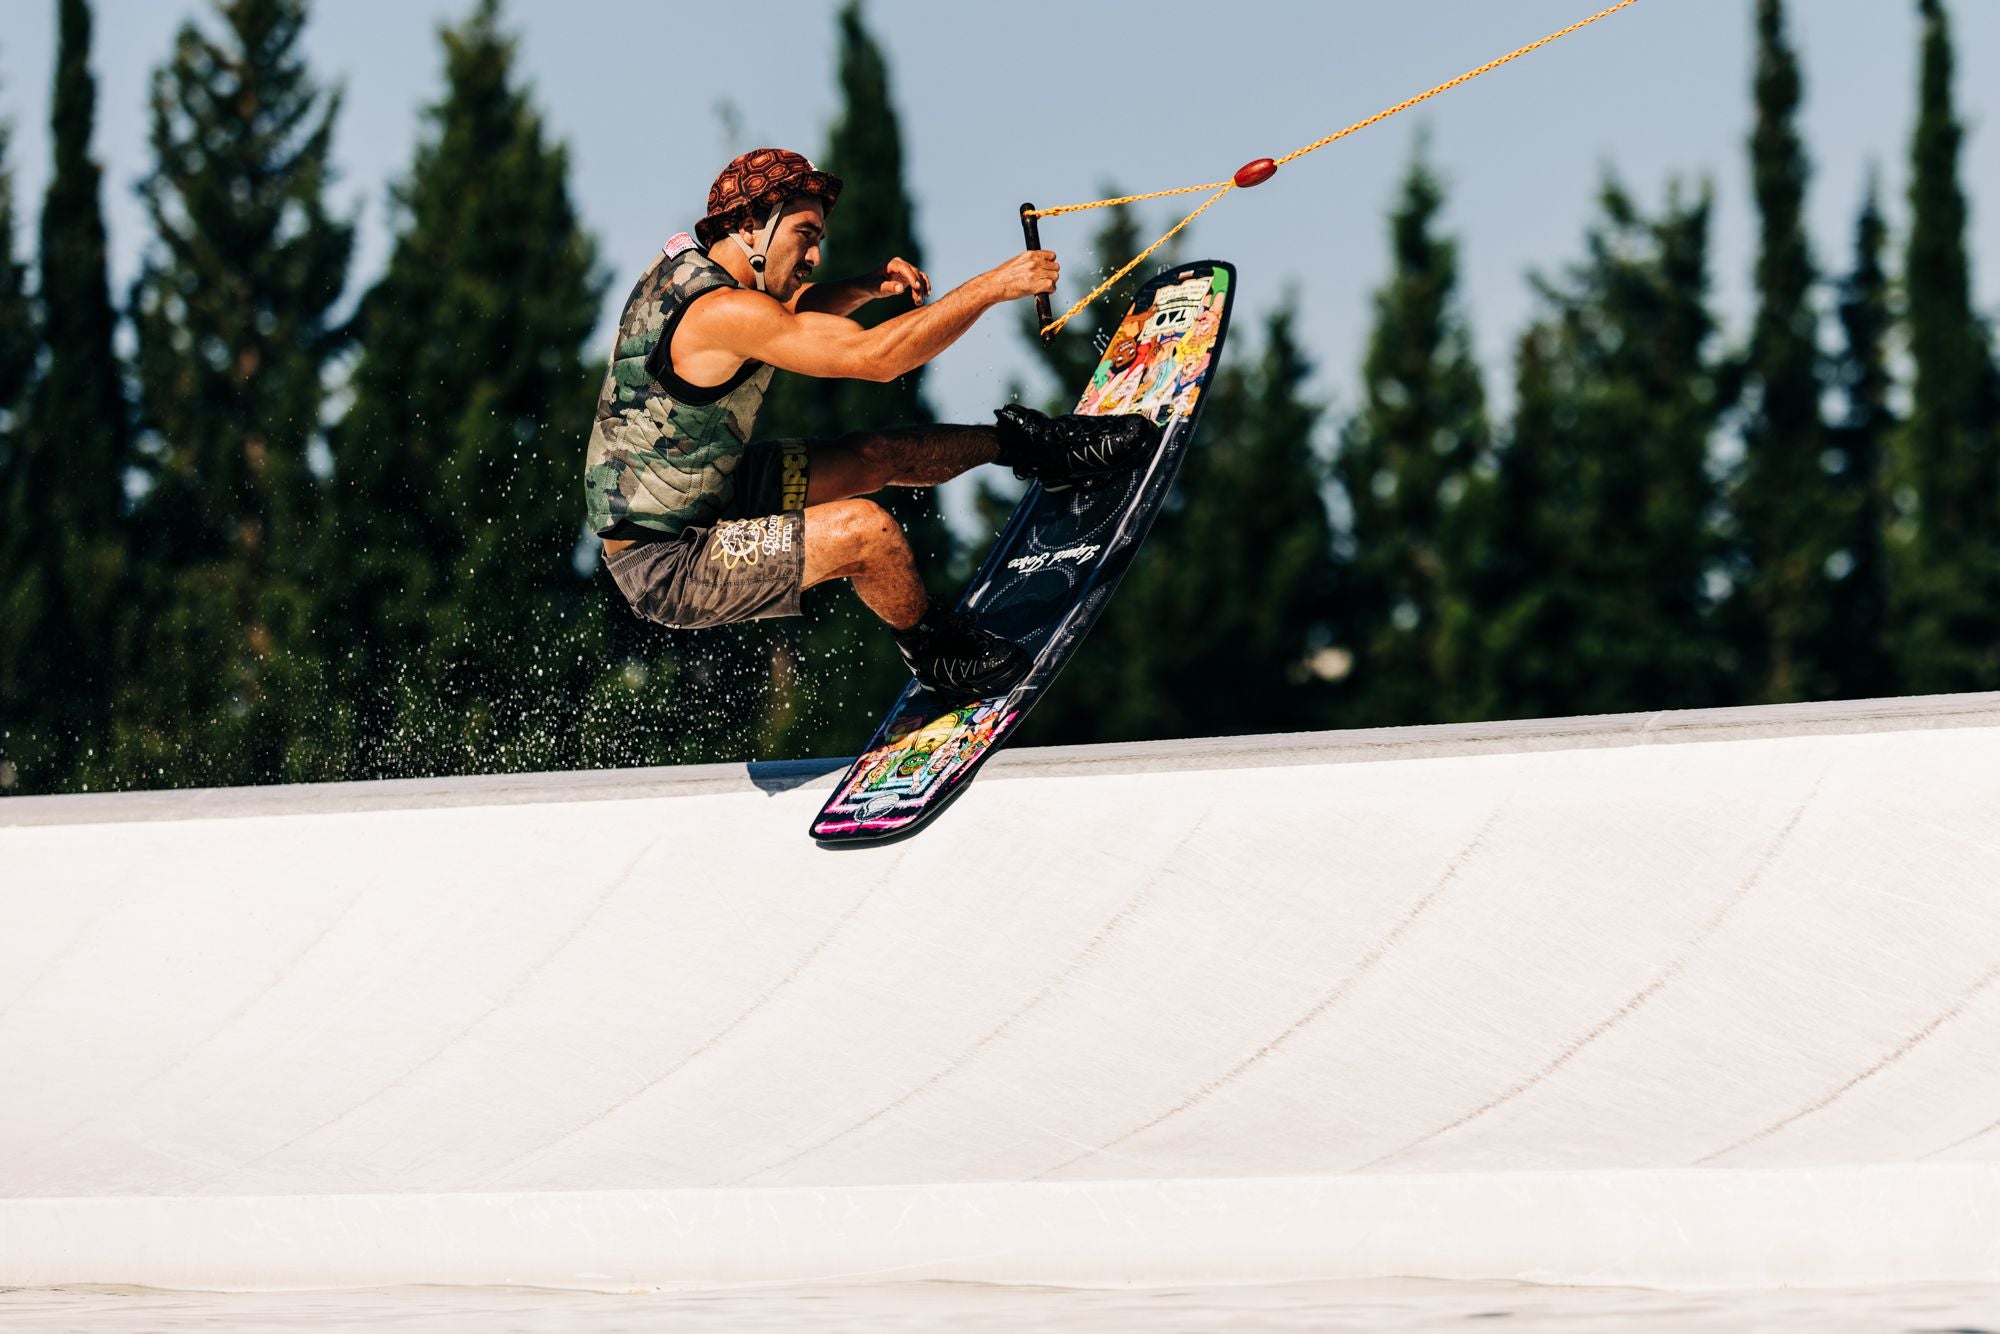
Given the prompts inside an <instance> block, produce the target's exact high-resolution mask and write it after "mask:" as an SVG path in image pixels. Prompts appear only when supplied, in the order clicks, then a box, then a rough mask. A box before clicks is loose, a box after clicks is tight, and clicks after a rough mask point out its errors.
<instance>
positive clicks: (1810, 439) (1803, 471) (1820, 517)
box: [1728, 0, 1846, 703]
mask: <svg viewBox="0 0 2000 1334" xmlns="http://www.w3.org/2000/svg"><path fill="white" fill-rule="evenodd" d="M1801 83H1802V80H1801V78H1800V74H1799V68H1798V61H1797V58H1796V56H1795V55H1794V54H1793V51H1792V49H1791V47H1790V45H1789V44H1788V42H1787V40H1786V35H1785V25H1784V10H1783V6H1782V4H1780V3H1779V0H1759V2H1758V6H1757V73H1756V80H1755V95H1756V106H1757V123H1756V129H1755V132H1754V133H1753V134H1752V136H1751V139H1750V154H1751V179H1752V183H1753V185H1754V189H1755V193H1756V199H1757V210H1758V216H1759V219H1760V222H1761V227H1762V237H1761V246H1760V250H1759V254H1758V259H1757V275H1756V276H1757V290H1758V308H1757V315H1756V324H1755V327H1754V328H1753V330H1752V332H1751V336H1750V346H1749V350H1748V353H1747V355H1746V356H1745V358H1744V367H1743V369H1744V372H1745V386H1744V387H1745V408H1744V419H1743V458H1742V465H1741V468H1740V474H1739V477H1738V479H1737V484H1736V486H1735V489H1734V494H1733V495H1732V497H1731V507H1732V511H1733V514H1734V517H1735V522H1736V528H1737V533H1736V537H1737V543H1736V552H1735V554H1736V560H1735V561H1734V562H1733V568H1732V569H1731V575H1732V577H1733V579H1734V581H1735V586H1736V592H1735V596H1734V598H1733V599H1732V602H1731V605H1730V608H1729V614H1728V619H1729V621H1730V622H1731V628H1732V631H1733V634H1732V639H1733V640H1734V643H1735V646H1736V651H1737V653H1738V655H1739V662H1740V666H1739V671H1740V673H1741V682H1742V684H1741V686H1740V688H1739V690H1738V691H1737V697H1738V698H1742V699H1747V700H1754V701H1758V702H1767V703H1776V702H1782V701H1787V700H1797V699H1823V698H1826V697H1828V696H1830V695H1833V694H1835V693H1836V692H1837V690H1838V685H1837V681H1836V677H1835V675H1834V673H1833V670H1832V669H1833V666H1834V664H1833V663H1832V662H1831V661H1829V660H1828V659H1827V658H1826V657H1825V656H1824V652H1823V651H1824V650H1825V648H1826V647H1827V639H1828V636H1829V634H1830V633H1831V628H1830V622H1831V617H1832V613H1833V606H1834V592H1835V590H1834V587H1833V585H1834V584H1835V582H1836V581H1835V580H1834V579H1833V577H1832V571H1833V570H1835V569H1838V568H1839V566H1838V565H1837V564H1832V565H1830V562H1835V558H1836V554H1837V553H1838V552H1839V551H1840V549H1841V543H1842V539H1843V537H1844V536H1846V534H1845V533H1844V532H1843V526H1842V524H1841V522H1840V519H1841V515H1840V511H1839V507H1838V505H1837V503H1836V497H1837V496H1838V494H1839V493H1840V492H1841V491H1842V489H1843V482H1842V480H1841V479H1840V478H1839V477H1838V476H1837V475H1835V474H1833V473H1831V472H1830V471H1829V469H1828V464H1829V463H1838V462H1839V459H1838V456H1835V455H1830V454H1829V452H1828V451H1829V449H1830V444H1829V441H1828V438H1827V432H1826V430H1825V428H1824V426H1823V425H1822V422H1821V419H1820V398H1821V394H1822V391H1823V389H1824V387H1825V366H1824V364H1823V360H1822V358H1821V356H1820V353H1819V347H1818V332H1819V315H1818V312H1817V310H1816V309H1815V308H1814V300H1813V298H1814V289H1815V285H1816V283H1817V281H1818V279H1817V275H1816V273H1815V271H1814V266H1813V259H1812V254H1811V250H1810V247H1809V246H1808V244H1807V241H1806V234H1805V225H1804V217H1803V214H1804V207H1805V192H1806V184H1807V180H1808V178H1809V176H1810V167H1809V165H1808V163H1807V162H1806V157H1805V150H1804V147H1803V145H1802V144H1801V143H1800V140H1799V134H1798V126H1797V117H1798V109H1799V100H1800V94H1801Z"/></svg>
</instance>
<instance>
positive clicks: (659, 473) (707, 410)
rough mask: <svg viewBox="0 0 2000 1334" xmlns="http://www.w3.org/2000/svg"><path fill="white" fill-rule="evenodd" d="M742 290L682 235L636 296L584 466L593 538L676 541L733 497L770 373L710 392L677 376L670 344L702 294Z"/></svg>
mask: <svg viewBox="0 0 2000 1334" xmlns="http://www.w3.org/2000/svg"><path fill="white" fill-rule="evenodd" d="M741 285H742V284H740V283H738V282H737V281H736V280H735V279H734V278H732V277H730V276H729V271H728V270H727V269H724V268H723V267H722V266H721V265H720V264H718V263H716V262H715V261H714V260H712V259H710V258H709V257H708V256H707V255H706V254H704V253H703V252H702V251H701V250H699V249H697V248H695V244H694V240H693V238H692V237H689V236H687V235H686V234H685V233H683V234H682V235H679V236H676V237H674V239H673V240H671V241H669V242H668V243H667V248H666V250H665V251H664V252H663V253H662V254H661V255H660V257H659V259H657V260H656V261H654V263H653V266H652V267H651V268H649V269H647V270H646V272H645V275H644V276H643V277H641V278H640V279H639V282H638V285H637V286H635V287H634V288H633V289H632V295H631V296H630V297H629V298H628V299H627V300H626V302H625V311H624V314H622V315H620V316H619V319H618V343H617V346H616V347H615V348H614V349H613V350H612V353H611V369H610V371H609V372H608V373H607V374H606V375H605V377H604V389H603V392H601V393H600V394H599V395H598V396H597V421H596V424H595V425H594V426H592V427H591V431H590V449H589V452H588V454H587V455H586V457H585V461H584V472H583V488H584V497H585V505H586V509H587V513H588V517H589V521H590V529H591V531H592V532H594V533H598V534H600V535H604V536H611V537H623V536H641V535H642V534H638V533H634V532H632V531H631V530H632V528H633V527H637V528H642V529H646V530H648V531H650V532H655V533H666V534H669V535H671V534H673V533H678V532H679V531H680V530H681V529H683V528H686V527H688V526H690V525H700V526H707V525H709V524H712V523H713V522H714V521H715V520H716V519H717V518H718V517H719V516H720V515H721V514H722V512H723V510H724V508H725V507H726V506H727V505H728V504H729V502H730V500H731V499H732V498H733V497H734V495H735V480H734V478H733V477H732V475H731V474H733V473H734V472H735V470H736V465H737V462H738V461H739V460H740V459H741V458H742V457H743V447H744V446H745V445H747V444H749V443H750V431H751V428H752V427H753V426H754V425H755V424H756V420H757V409H758V408H760V407H762V406H763V403H764V391H765V389H766V387H768V386H769V385H770V383H771V367H769V366H767V365H765V364H764V363H762V362H759V361H747V362H745V363H743V369H742V370H740V371H738V372H737V373H736V374H735V375H733V376H731V377H730V378H729V380H728V382H727V383H725V384H720V385H716V386H715V387H714V388H711V389H703V388H700V387H698V386H695V385H691V384H689V383H687V381H685V380H683V379H681V378H680V377H679V376H678V375H675V374H674V367H673V359H672V357H671V356H669V355H668V347H669V345H670V344H671V342H672V340H673V336H674V330H675V329H676V328H678V327H679V326H680V322H681V317H682V316H683V315H685V314H686V313H687V308H688V306H689V305H690V304H692V303H693V301H694V299H695V298H696V297H698V296H701V295H702V294H703V293H705V292H712V291H714V290H715V289H716V288H718V287H740V286H741Z"/></svg>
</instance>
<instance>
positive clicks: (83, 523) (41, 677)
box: [0, 0, 129, 787]
mask: <svg viewBox="0 0 2000 1334" xmlns="http://www.w3.org/2000/svg"><path fill="white" fill-rule="evenodd" d="M58 20H59V21H58V36H57V56H56V73H55V84H54V97H53V106H52V109H51V116H50V130H51V134H52V138H53V141H54V159H55V161H54V172H53V173H52V175H51V177H50V180H49V186H48V193H47V195H46V197H45V199H44V201H43V206H42V216H41V229H40V243H41V248H40V258H41V288H40V292H39V294H38V295H39V301H38V303H37V305H38V308H39V315H40V321H39V330H38V332H39V334H40V342H41V347H42V355H41V366H40V369H39V373H38V374H37V375H35V377H34V380H33V383H32V387H31V388H30V389H29V396H28V402H27V408H26V413H25V419H24V420H22V421H21V422H20V423H19V429H18V431H17V432H16V433H15V440H14V448H15V451H16V452H17V454H18V457H17V458H16V459H15V460H14V462H13V464H12V465H11V466H10V468H9V471H10V473H12V475H13V476H12V481H13V485H12V486H11V487H10V492H11V494H10V495H9V496H8V498H7V512H6V520H7V534H6V536H5V537H0V550H4V554H0V570H4V571H5V573H6V581H5V591H4V594H0V598H4V602H0V626H4V628H0V644H4V645H5V651H4V652H3V653H0V658H4V660H5V662H6V664H7V665H6V667H5V668H0V698H4V699H5V700H6V702H7V703H6V709H5V712H6V715H7V724H8V726H7V730H8V731H9V732H10V733H11V734H12V735H11V736H10V737H9V738H8V741H7V750H8V753H9V755H10V757H11V758H12V761H13V763H14V764H15V766H16V768H17V771H18V772H19V774H20V776H21V777H22V778H24V779H25V780H26V781H27V782H28V783H29V784H31V785H33V786H37V787H39V786H45V785H48V784H49V783H51V782H52V781H55V780H58V779H61V778H68V777H72V776H73V777H75V778H76V779H78V780H80V781H82V782H85V783H91V784H93V785H101V784H102V783H103V782H104V781H105V775H106V768H105V765H104V764H103V763H102V762H101V760H102V757H101V756H100V755H99V754H97V753H96V752H95V748H94V747H93V745H92V744H91V743H92V741H93V740H94V739H95V738H98V737H101V736H102V735H103V733H104V731H105V728H106V724H107V707H108V696H109V693H110V690H111V685H112V679H113V668H114V656H113V647H114V632H113V621H114V617H115V615H116V613H117V609H118V605H119V598H120V585H121V582H122V572H123V567H124V560H123V552H122V550H121V545H122V536H123V534H122V531H121V523H120V518H121V510H122V508H123V504H124V495H123V490H122V473H123V468H124V465H125V459H126V451H127V448H128V431H129V409H128V407H127V404H126V401H125V393H124V386H123V385H122V383H121V382H120V379H119V369H118V362H117V359H116V356H115V355H114V353H113V350H112V331H113V329H114V327H115V325H116V322H117V318H116V316H115V314H114V313H113V311H112V308H111V298H110V293H109V288H108V286H107V281H106V278H105V234H104V217H103V213H102V212H101V210H100V206H99V193H100V186H101V181H100V172H99V170H98V166H97V164H96V162H95V161H93V160H92V159H91V156H90V138H91V131H92V129H93V127H94V124H95V121H96V114H97V112H96V106H97V91H96V84H95V81H94V80H93V79H92V78H91V75H90V66H89V61H90V30H91V19H90V9H89V7H88V6H87V5H86V4H85V3H84V0H62V3H61V4H60V5H59V8H58ZM8 235H9V238H10V245H9V252H10V263H11V249H12V247H11V236H12V226H11V218H10V219H9V227H8ZM7 287H8V288H11V291H12V298H11V301H12V304H14V305H15V306H16V313H15V316H14V319H13V320H10V321H9V327H10V329H11V331H12V332H11V333H10V334H9V335H5V336H6V337H8V338H9V339H10V341H12V340H15V339H24V338H25V337H27V336H30V330H31V328H32V326H31V325H30V324H29V322H28V321H27V320H26V319H25V318H23V316H24V315H25V311H24V310H23V309H21V291H20V283H19V280H18V274H17V275H16V277H15V279H14V280H13V281H11V282H9V283H8V284H7ZM22 352H23V349H22V347H21V346H20V345H19V344H18V343H17V344H16V345H15V346H14V347H13V348H12V349H10V351H9V352H8V354H7V356H8V359H9V361H11V362H12V363H13V364H12V365H11V366H10V367H9V369H8V370H7V371H6V372H4V374H5V376H6V378H8V379H10V380H12V381H13V384H12V389H13V390H14V391H15V393H16V394H17V393H18V391H19V389H20V387H21V384H22V380H23V377H24V376H25V373H26V372H27V369H28V361H31V360H32V359H33V357H34V353H33V352H32V351H29V352H27V354H26V357H27V359H26V360H24V359H23V358H22ZM8 397H9V398H10V399H12V398H13V397H14V394H9V395H8Z"/></svg>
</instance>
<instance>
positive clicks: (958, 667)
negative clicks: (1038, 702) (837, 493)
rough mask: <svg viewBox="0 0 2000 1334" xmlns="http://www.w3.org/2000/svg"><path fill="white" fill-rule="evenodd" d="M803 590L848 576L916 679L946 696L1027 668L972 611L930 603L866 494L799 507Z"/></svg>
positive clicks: (1022, 655)
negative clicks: (802, 514) (886, 625)
mask: <svg viewBox="0 0 2000 1334" xmlns="http://www.w3.org/2000/svg"><path fill="white" fill-rule="evenodd" d="M805 544H806V550H805V570H804V574H803V581H804V583H805V586H806V587H807V588H811V587H812V586H813V585H814V584H820V583H825V582H826V581H827V580H829V579H846V580H848V581H850V582H851V583H853V585H854V591H855V592H856V593H857V594H859V595H860V598H861V600H862V601H863V602H864V603H866V604H867V606H868V609H869V610H870V611H872V612H874V613H875V614H876V615H877V616H880V617H881V618H882V619H883V620H884V621H887V622H888V623H889V628H890V630H891V631H893V632H894V634H895V638H896V649H897V651H898V652H900V653H901V654H902V655H903V661H904V662H906V663H908V664H909V667H910V671H911V673H912V674H913V675H915V677H916V678H917V680H918V681H919V682H921V683H922V684H924V685H925V686H928V687H929V688H931V689H933V690H937V691H941V692H944V693H947V694H954V695H957V694H963V695H967V696H970V695H977V694H983V693H986V692H988V691H992V690H1004V689H1006V688H1007V687H1008V686H1011V685H1013V684H1014V683H1015V682H1016V681H1018V680H1020V679H1021V677H1022V676H1024V675H1026V674H1027V671H1028V669H1029V667H1030V666H1031V665H1032V663H1031V660H1030V658H1029V657H1028V654H1027V653H1026V652H1025V651H1024V650H1023V649H1022V648H1021V647H1020V645H1018V644H1014V643H1011V642H1009V641H1007V640H1005V639H1002V638H1001V637H1000V636H998V635H996V634H994V633H993V632H992V631H990V630H985V629H982V628H980V627H979V626H978V625H976V624H974V623H973V621H972V620H971V618H970V617H967V616H963V615H961V614H959V613H956V612H952V611H949V610H947V609H945V608H943V607H934V606H932V605H931V600H930V598H929V596H928V595H927V594H926V593H925V592H924V583H923V580H922V579H920V578H918V577H917V563H916V560H915V558H914V557H912V556H911V554H910V544H909V541H908V539H906V538H905V537H904V536H903V530H902V528H901V527H899V526H898V525H897V523H896V521H895V519H893V518H891V517H890V515H889V512H888V511H887V510H885V509H883V508H882V507H881V506H880V505H877V504H876V503H875V502H874V501H872V500H857V499H848V500H832V501H828V502H826V503H825V504H821V505H808V506H806V512H805Z"/></svg>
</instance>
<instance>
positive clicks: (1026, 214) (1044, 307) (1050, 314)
mask: <svg viewBox="0 0 2000 1334" xmlns="http://www.w3.org/2000/svg"><path fill="white" fill-rule="evenodd" d="M1021 236H1022V239H1024V240H1025V241H1027V243H1028V249H1030V250H1040V249H1041V248H1042V229H1041V227H1040V226H1039V225H1037V223H1036V221H1035V206H1034V205H1033V204H1023V205H1021ZM1055 318H1056V312H1055V308H1054V307H1053V306H1051V305H1050V304H1049V296H1048V293H1046V292H1044V293H1042V294H1041V295H1039V296H1037V297H1036V298H1035V319H1036V320H1037V321H1038V325H1037V327H1039V328H1043V329H1046V328H1048V327H1049V325H1050V324H1051V323H1053V322H1054V321H1055ZM1055 340H1056V336H1055V335H1054V334H1050V333H1045V334H1043V335H1042V341H1043V342H1044V343H1053V342H1055Z"/></svg>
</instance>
